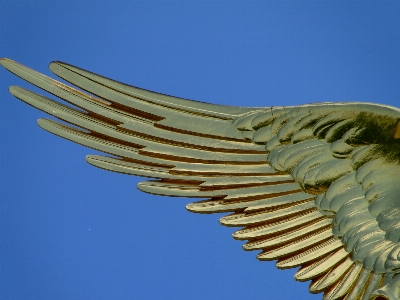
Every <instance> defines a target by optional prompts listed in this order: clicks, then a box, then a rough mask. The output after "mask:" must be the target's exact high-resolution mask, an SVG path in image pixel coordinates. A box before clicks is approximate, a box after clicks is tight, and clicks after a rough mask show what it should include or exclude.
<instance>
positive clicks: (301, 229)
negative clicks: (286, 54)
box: [1, 59, 400, 299]
mask: <svg viewBox="0 0 400 300" xmlns="http://www.w3.org/2000/svg"><path fill="white" fill-rule="evenodd" d="M1 64H2V65H3V66H4V67H5V68H6V69H8V70H9V71H11V72H13V73H14V74H16V75H17V76H19V77H21V78H23V79H24V80H26V81H28V82H30V83H32V84H34V85H36V86H38V87H40V88H41V89H43V90H45V91H47V92H49V93H51V94H53V95H55V96H57V97H58V98H60V99H62V100H64V101H66V102H68V103H70V104H72V105H73V106H74V107H71V106H67V105H64V104H61V103H59V102H57V101H54V100H52V99H49V98H47V97H44V96H41V95H38V94H36V93H33V92H31V91H28V90H26V89H23V88H20V87H10V92H11V93H12V94H13V95H14V96H16V97H17V98H19V99H21V100H22V101H24V102H26V103H28V104H29V105H32V106H34V107H36V108H38V109H40V110H43V111H45V112H46V113H48V114H50V115H53V116H55V117H57V118H58V119H60V120H63V121H65V122H67V123H69V124H73V125H75V127H70V126H69V125H66V124H62V123H59V122H56V121H53V120H47V119H40V120H39V121H38V123H39V126H41V127H42V128H43V129H45V130H47V131H50V132H52V133H54V134H56V135H59V136H61V137H63V138H66V139H69V140H71V141H74V142H76V143H79V144H82V145H85V146H87V147H91V148H94V149H97V150H100V151H102V152H105V153H108V154H111V155H112V156H99V155H89V156H87V157H86V160H87V161H88V162H89V163H90V164H92V165H94V166H97V167H99V168H103V169H106V170H110V171H114V172H121V173H126V174H131V175H137V176H143V177H149V178H154V179H156V180H150V181H144V182H141V183H139V184H138V188H139V189H140V190H142V191H144V192H147V193H152V194H158V195H167V196H179V197H193V198H200V199H203V200H201V201H198V202H194V203H191V204H188V205H187V209H188V210H189V211H192V212H197V213H216V212H229V213H230V214H229V215H227V216H224V217H222V218H221V219H220V223H221V224H222V225H225V226H236V227H243V228H241V229H239V230H238V231H236V232H235V233H234V234H233V237H234V238H235V239H240V240H248V242H247V243H246V244H245V245H244V246H243V248H244V250H262V252H261V253H260V254H258V256H257V258H258V259H260V260H278V262H277V267H278V268H282V269H284V268H293V267H298V266H300V269H299V270H298V271H297V273H296V275H295V279H296V280H300V281H307V280H312V282H311V284H310V287H309V290H310V292H312V293H319V292H324V296H323V298H324V299H342V298H346V299H369V298H370V297H372V298H373V297H378V296H382V297H386V298H390V299H397V298H398V297H399V287H398V284H397V282H398V281H399V276H398V275H397V274H398V273H399V267H400V261H399V253H400V244H399V241H400V204H399V202H398V198H399V195H400V185H399V177H398V174H400V166H399V163H400V122H399V120H400V110H399V109H397V108H393V107H388V106H384V105H376V104H368V103H319V104H312V105H303V106H297V107H273V108H241V107H229V106H219V105H213V104H207V103H202V102H196V101H190V100H185V99H180V98H175V97H170V96H166V95H161V94H157V93H153V92H150V91H146V90H142V89H138V88H135V87H132V86H128V85H125V84H122V83H119V82H115V81H113V80H110V79H107V78H104V77H101V76H98V75H95V74H93V73H90V72H88V71H85V70H82V69H79V68H77V67H74V66H71V65H68V64H65V63H61V62H53V63H51V64H50V69H51V71H53V73H55V74H56V75H57V76H59V77H61V78H63V79H64V80H66V81H68V82H70V83H71V84H73V85H75V86H77V87H78V88H81V89H82V90H84V91H87V92H88V93H84V92H82V91H80V90H77V89H75V88H73V87H70V86H68V85H65V84H63V83H61V82H58V81H56V80H54V79H51V78H49V77H46V76H44V75H42V74H40V73H37V72H35V71H33V70H31V69H29V68H27V67H25V66H22V65H20V64H18V63H16V62H14V61H11V60H9V59H2V60H1ZM204 199H205V200H204Z"/></svg>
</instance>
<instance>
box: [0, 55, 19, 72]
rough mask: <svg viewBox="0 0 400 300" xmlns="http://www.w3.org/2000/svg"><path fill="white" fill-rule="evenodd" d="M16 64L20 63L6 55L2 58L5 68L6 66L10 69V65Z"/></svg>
mask: <svg viewBox="0 0 400 300" xmlns="http://www.w3.org/2000/svg"><path fill="white" fill-rule="evenodd" d="M14 64H18V63H17V62H15V61H13V60H12V59H9V58H6V57H3V58H0V65H1V66H3V68H5V69H7V70H9V68H10V66H11V65H14Z"/></svg>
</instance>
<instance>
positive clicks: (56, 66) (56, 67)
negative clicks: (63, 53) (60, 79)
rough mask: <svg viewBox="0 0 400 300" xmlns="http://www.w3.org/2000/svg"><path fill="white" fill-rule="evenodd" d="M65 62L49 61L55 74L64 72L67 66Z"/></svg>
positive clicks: (50, 67)
mask: <svg viewBox="0 0 400 300" xmlns="http://www.w3.org/2000/svg"><path fill="white" fill-rule="evenodd" d="M64 65H65V63H63V62H61V61H57V60H55V61H52V62H51V63H49V69H50V71H51V72H53V74H55V75H57V76H58V75H59V74H62V73H63V71H64V68H65V66H64Z"/></svg>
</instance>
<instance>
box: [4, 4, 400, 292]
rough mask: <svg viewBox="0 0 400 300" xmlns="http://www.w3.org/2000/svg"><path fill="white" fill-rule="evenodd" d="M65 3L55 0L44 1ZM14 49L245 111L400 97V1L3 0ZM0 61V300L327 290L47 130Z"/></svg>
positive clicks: (8, 52)
mask: <svg viewBox="0 0 400 300" xmlns="http://www.w3.org/2000/svg"><path fill="white" fill-rule="evenodd" d="M46 2H52V3H51V4H45V3H46ZM0 7H1V18H0V56H3V57H9V58H11V59H14V60H16V61H19V62H21V63H23V64H25V65H27V66H29V67H31V68H34V69H36V70H38V71H41V72H44V73H45V74H50V72H49V71H48V69H47V65H48V63H49V62H50V61H52V60H61V61H65V62H68V63H70V64H74V65H77V66H80V67H82V68H84V69H88V70H91V71H93V72H96V73H99V74H102V75H105V76H107V77H110V78H113V79H116V80H119V81H122V82H126V83H129V84H132V85H135V86H139V87H142V88H145V89H149V90H153V91H157V92H162V93H166V94H170V95H175V96H180V97H184V98H189V99H196V100H201V101H206V102H212V103H220V104H230V105H241V106H271V105H295V104H301V103H311V102H321V101H345V100H349V101H350V100H352V101H367V102H378V103H384V104H389V105H397V106H400V17H399V16H400V2H399V1H390V2H385V1H377V2H373V1H368V2H365V1H345V2H343V1H311V2H306V1H295V2H291V1H277V2H266V1H249V2H245V1H226V2H222V1H210V2H207V1H198V2H196V1H187V2H184V1H172V2H169V1H160V2H154V1H140V2H136V1H125V2H121V1H15V0H13V1H4V0H1V1H0ZM9 85H20V86H24V87H29V85H28V84H25V83H23V82H22V81H21V80H20V79H19V78H16V77H15V76H13V75H11V74H9V73H8V72H6V71H5V70H0V97H1V101H0V122H1V126H0V141H1V142H0V143H1V144H0V166H1V175H0V176H1V181H0V197H1V200H0V201H1V202H0V299H8V300H16V299H21V300H26V299H33V300H36V299H40V300H50V299H51V300H52V299H58V300H63V299H65V300H67V299H68V300H69V299H74V300H81V299H82V300H86V299H96V300H97V299H99V300H101V299H117V300H119V299H321V295H317V296H315V295H311V294H309V293H308V290H307V287H308V284H307V283H298V282H295V281H294V280H293V274H294V272H295V270H287V271H279V270H277V269H276V268H275V264H274V263H273V262H258V261H257V260H256V259H255V256H256V253H253V252H250V253H249V252H244V251H243V250H241V244H242V243H241V242H239V241H235V240H233V239H232V237H231V233H232V232H233V231H234V230H233V229H232V228H224V227H222V226H220V225H219V224H218V218H219V217H220V216H219V215H196V214H191V213H189V212H187V211H186V210H185V208H184V207H185V204H186V203H188V202H191V201H190V200H187V199H180V198H162V197H157V196H151V195H147V194H144V193H140V192H139V191H137V190H136V184H137V182H138V181H139V180H140V179H138V178H134V177H130V176H126V175H120V174H115V173H110V172H106V171H104V170H100V169H96V168H94V167H91V166H90V165H88V164H87V163H86V162H85V160H84V157H85V155H86V154H93V153H95V151H94V150H91V149H87V148H84V147H82V146H78V145H75V144H72V143H70V142H68V141H65V140H62V139H60V138H58V137H56V136H53V135H51V134H49V133H47V132H45V131H43V130H41V129H40V128H39V127H38V126H37V125H36V119H38V118H40V117H44V116H45V114H44V113H41V112H39V111H37V110H35V109H33V108H32V107H29V106H27V105H25V104H23V103H21V102H19V101H18V100H16V99H14V98H13V97H12V96H11V95H10V94H9V93H8V92H7V88H8V86H9Z"/></svg>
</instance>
